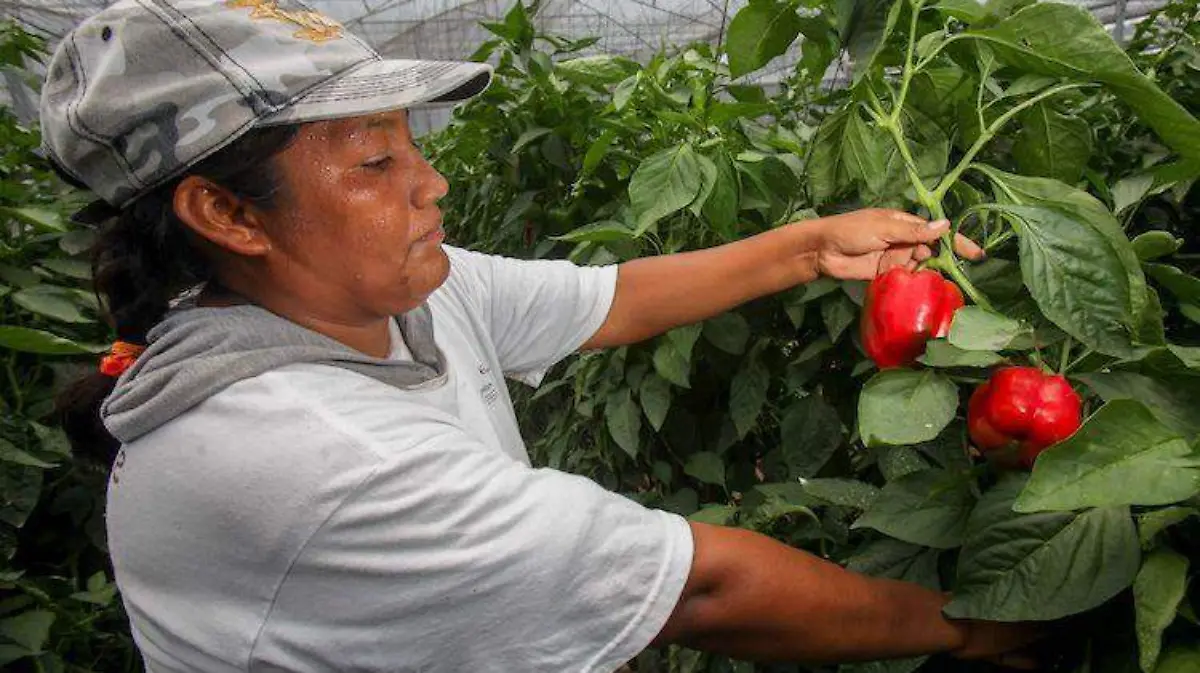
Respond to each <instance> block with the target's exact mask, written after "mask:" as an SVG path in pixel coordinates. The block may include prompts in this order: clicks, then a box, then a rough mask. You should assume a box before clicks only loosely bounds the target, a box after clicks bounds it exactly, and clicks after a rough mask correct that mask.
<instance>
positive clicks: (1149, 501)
mask: <svg viewBox="0 0 1200 673" xmlns="http://www.w3.org/2000/svg"><path fill="white" fill-rule="evenodd" d="M1198 492H1200V455H1194V454H1193V452H1192V448H1191V447H1190V446H1188V443H1187V441H1185V440H1184V439H1183V437H1181V436H1180V435H1179V433H1178V432H1176V431H1174V430H1172V429H1170V428H1168V427H1167V426H1165V425H1163V424H1162V423H1160V422H1159V421H1158V419H1156V418H1155V417H1154V415H1153V414H1152V413H1150V410H1149V409H1147V408H1146V407H1145V405H1143V404H1142V403H1140V402H1135V401H1133V400H1114V401H1112V402H1109V403H1108V404H1106V405H1104V407H1102V408H1101V409H1100V411H1097V412H1096V413H1095V414H1093V415H1092V416H1091V418H1089V419H1088V420H1087V422H1085V423H1084V424H1083V427H1081V428H1079V430H1078V431H1077V432H1076V433H1075V434H1074V435H1072V436H1071V437H1069V438H1068V439H1066V440H1064V441H1063V442H1061V443H1059V444H1057V445H1055V446H1053V447H1051V448H1050V449H1048V450H1047V451H1046V452H1045V453H1043V454H1042V455H1040V456H1038V458H1037V462H1036V463H1035V465H1034V468H1033V475H1032V477H1031V478H1030V480H1029V484H1028V485H1027V486H1026V487H1025V490H1024V491H1023V492H1022V493H1021V496H1020V497H1019V498H1018V499H1017V502H1016V504H1015V505H1014V507H1015V508H1016V510H1017V511H1018V512H1042V511H1070V510H1075V509H1080V508H1083V507H1110V506H1116V505H1166V504H1170V503H1173V502H1177V501H1179V500H1183V499H1185V498H1188V497H1191V496H1192V495H1194V494H1196V493H1198Z"/></svg>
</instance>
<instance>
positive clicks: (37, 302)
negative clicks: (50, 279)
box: [12, 285, 92, 323]
mask: <svg viewBox="0 0 1200 673" xmlns="http://www.w3.org/2000/svg"><path fill="white" fill-rule="evenodd" d="M12 298H13V301H14V302H16V303H17V304H18V305H19V306H20V307H21V308H23V309H25V310H26V311H31V312H33V313H36V314H38V315H42V316H46V317H47V318H53V319H55V320H59V321H62V322H68V323H89V322H92V319H91V318H89V317H87V316H85V315H84V314H83V313H81V312H80V311H79V307H78V306H76V305H75V302H74V301H73V299H74V296H73V295H72V294H71V291H70V290H68V289H66V288H62V287H57V286H53V285H34V286H33V287H29V288H25V289H24V290H18V291H17V292H15V293H14V294H13V296H12Z"/></svg>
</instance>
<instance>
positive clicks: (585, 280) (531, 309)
mask: <svg viewBox="0 0 1200 673" xmlns="http://www.w3.org/2000/svg"><path fill="white" fill-rule="evenodd" d="M446 250H447V253H448V254H449V255H450V262H451V267H452V272H451V281H450V282H452V283H455V284H456V286H457V289H458V290H459V291H460V292H463V293H465V294H467V295H469V296H470V297H471V298H472V299H473V303H475V304H476V306H477V307H478V309H479V310H480V311H481V312H482V314H483V319H484V321H485V323H486V326H487V329H488V331H489V332H490V334H491V338H492V342H493V344H494V345H495V348H496V355H497V357H498V359H499V362H500V366H501V367H502V368H503V370H504V373H505V375H507V376H509V377H510V378H513V379H516V380H519V381H522V382H525V383H528V384H530V385H534V386H536V385H538V383H540V382H541V379H542V376H543V375H544V374H545V372H546V370H547V369H549V368H550V367H551V366H552V365H554V364H555V363H556V362H558V361H560V360H562V359H563V358H565V357H566V356H567V355H570V354H571V353H573V352H575V351H576V350H578V349H579V347H580V346H582V345H583V344H584V343H585V342H586V341H587V340H588V339H590V338H591V337H592V335H594V334H595V333H596V331H597V330H599V329H600V326H601V325H603V324H604V320H605V318H607V317H608V311H609V309H610V308H611V307H612V302H613V297H614V295H615V294H616V287H617V267H616V266H603V267H581V266H577V265H575V264H572V263H571V262H567V261H559V260H532V261H530V260H518V259H510V258H505V257H497V256H493V255H484V254H480V253H476V252H469V251H466V250H461V249H458V248H451V247H448V246H447V248H446Z"/></svg>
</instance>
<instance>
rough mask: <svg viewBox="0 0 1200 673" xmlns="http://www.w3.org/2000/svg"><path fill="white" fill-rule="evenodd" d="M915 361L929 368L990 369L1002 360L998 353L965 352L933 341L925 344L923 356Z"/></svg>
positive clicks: (942, 342)
mask: <svg viewBox="0 0 1200 673" xmlns="http://www.w3.org/2000/svg"><path fill="white" fill-rule="evenodd" d="M917 360H918V361H919V362H920V363H921V364H924V365H927V366H929V367H991V366H992V365H994V364H998V363H1000V362H1003V361H1004V358H1003V357H1001V356H1000V354H999V353H993V352H990V351H966V350H963V349H961V348H958V347H956V346H952V345H950V342H948V341H946V340H945V339H933V340H931V341H929V342H928V343H926V344H925V354H924V355H922V356H921V357H919V358H917Z"/></svg>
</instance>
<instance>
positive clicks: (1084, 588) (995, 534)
mask: <svg viewBox="0 0 1200 673" xmlns="http://www.w3.org/2000/svg"><path fill="white" fill-rule="evenodd" d="M1024 483H1025V480H1024V479H1023V478H1021V477H1019V476H1016V475H1009V477H1008V478H1006V479H1004V480H1002V481H1001V482H1000V483H999V484H997V485H996V486H995V487H993V488H992V489H991V490H990V491H988V492H987V493H985V494H984V496H983V499H982V500H980V501H979V503H978V504H977V505H976V506H975V510H974V511H973V512H972V513H971V517H970V520H969V521H968V523H967V541H966V543H965V544H964V545H963V548H962V551H961V553H960V554H959V561H958V582H957V586H956V588H955V595H954V599H953V600H952V601H951V602H950V603H949V604H948V605H947V606H946V608H945V610H944V611H945V613H946V615H947V616H949V617H951V618H955V619H986V620H995V621H1004V622H1011V621H1026V620H1032V621H1043V620H1052V619H1059V618H1061V617H1065V616H1067V615H1073V614H1077V613H1080V612H1083V611H1085V610H1089V609H1091V608H1094V607H1096V606H1098V605H1100V604H1101V603H1104V602H1105V601H1107V600H1108V599H1110V598H1112V597H1113V596H1115V595H1117V594H1118V593H1119V592H1121V591H1122V590H1123V589H1125V588H1126V587H1128V586H1129V585H1130V584H1131V583H1132V582H1133V578H1134V576H1135V575H1136V574H1137V570H1138V564H1139V561H1140V552H1139V550H1138V541H1137V533H1136V531H1135V530H1134V527H1133V520H1132V519H1131V518H1130V516H1129V510H1128V508H1125V507H1111V508H1105V509H1090V510H1087V511H1084V512H1082V513H1079V514H1075V513H1041V514H1018V513H1016V512H1014V511H1013V510H1012V503H1013V499H1014V498H1015V497H1016V495H1017V493H1018V492H1020V491H1021V489H1022V487H1023V486H1024Z"/></svg>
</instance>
